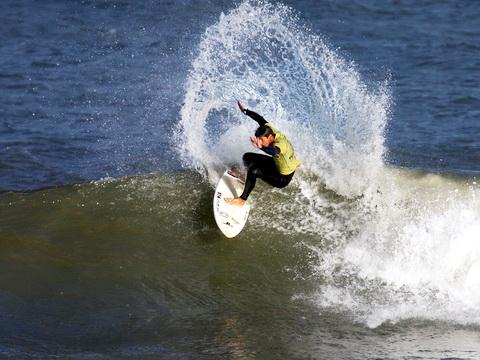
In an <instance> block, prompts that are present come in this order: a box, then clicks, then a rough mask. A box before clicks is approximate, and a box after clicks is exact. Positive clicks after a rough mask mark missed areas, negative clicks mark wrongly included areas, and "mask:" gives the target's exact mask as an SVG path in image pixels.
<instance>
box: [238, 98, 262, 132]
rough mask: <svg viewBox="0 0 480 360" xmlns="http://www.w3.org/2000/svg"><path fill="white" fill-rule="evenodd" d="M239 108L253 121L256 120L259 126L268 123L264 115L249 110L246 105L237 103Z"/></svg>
mask: <svg viewBox="0 0 480 360" xmlns="http://www.w3.org/2000/svg"><path fill="white" fill-rule="evenodd" d="M237 104H238V107H239V108H240V110H241V111H242V112H243V113H244V114H245V115H247V116H250V117H251V118H252V119H253V120H255V121H256V122H257V123H258V125H260V126H263V125H265V124H266V123H267V122H268V121H267V120H265V119H264V118H263V116H262V115H259V114H257V113H256V112H255V111H251V110H248V109H247V108H246V107H245V105H244V104H243V103H242V102H241V101H239V100H238V101H237Z"/></svg>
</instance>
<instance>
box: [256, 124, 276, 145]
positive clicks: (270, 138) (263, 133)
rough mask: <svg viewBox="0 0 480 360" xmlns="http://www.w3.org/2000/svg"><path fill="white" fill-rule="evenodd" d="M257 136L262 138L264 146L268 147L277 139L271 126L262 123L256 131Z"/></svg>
mask: <svg viewBox="0 0 480 360" xmlns="http://www.w3.org/2000/svg"><path fill="white" fill-rule="evenodd" d="M255 137H256V138H257V139H259V140H260V142H261V144H262V146H264V147H268V146H270V145H272V143H273V142H274V141H275V133H274V132H273V130H272V128H271V127H270V126H266V125H262V126H260V127H259V128H258V129H257V131H255Z"/></svg>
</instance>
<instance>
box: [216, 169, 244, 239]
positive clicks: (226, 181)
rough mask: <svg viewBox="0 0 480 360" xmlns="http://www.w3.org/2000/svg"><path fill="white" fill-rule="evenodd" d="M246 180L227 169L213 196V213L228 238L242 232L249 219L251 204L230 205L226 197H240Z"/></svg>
mask: <svg viewBox="0 0 480 360" xmlns="http://www.w3.org/2000/svg"><path fill="white" fill-rule="evenodd" d="M243 187H244V182H243V181H242V180H241V179H239V178H238V177H236V176H234V175H232V174H230V173H229V170H227V171H225V173H224V174H223V175H222V177H221V178H220V180H219V181H218V184H217V187H216V189H215V195H214V197H213V215H214V216H215V221H216V222H217V225H218V228H219V229H220V230H221V231H222V233H223V234H224V235H225V236H226V237H227V238H233V237H235V236H237V235H238V234H240V232H241V231H242V229H243V227H244V226H245V223H246V222H247V219H248V213H249V212H250V204H248V202H247V203H245V204H244V205H243V206H236V205H230V204H227V203H226V202H225V200H224V199H228V198H233V197H238V196H240V195H241V194H242V192H243Z"/></svg>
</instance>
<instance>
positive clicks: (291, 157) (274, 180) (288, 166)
mask: <svg viewBox="0 0 480 360" xmlns="http://www.w3.org/2000/svg"><path fill="white" fill-rule="evenodd" d="M237 104H238V107H239V108H240V110H241V111H242V112H243V113H244V114H245V115H247V116H249V117H251V118H252V119H253V120H255V121H256V122H257V123H258V125H259V127H258V129H257V130H256V131H255V136H252V137H250V141H251V142H252V144H253V145H254V146H255V147H257V148H259V149H260V150H262V151H264V152H265V153H266V154H268V155H263V154H257V153H252V152H247V153H245V154H243V163H244V164H245V167H246V168H247V169H248V171H247V177H246V179H245V187H244V189H243V193H242V194H241V195H240V196H239V197H235V198H229V199H225V201H226V202H227V203H229V204H232V205H238V206H242V205H244V204H245V202H246V201H247V198H248V196H249V195H250V193H251V192H252V190H253V188H254V187H255V184H256V181H257V178H260V179H262V180H263V181H265V182H267V183H268V184H270V185H272V186H274V187H277V188H283V187H285V186H287V185H288V184H289V183H290V181H291V180H292V177H293V174H294V173H295V170H296V168H297V167H298V166H300V165H301V162H300V161H298V160H297V159H296V158H295V153H294V151H293V147H292V145H291V144H290V142H289V141H288V139H287V138H286V137H285V135H284V134H283V133H281V132H280V131H279V130H277V129H275V128H274V127H273V126H272V124H270V123H269V122H267V121H266V120H265V119H264V118H263V116H261V115H259V114H257V113H256V112H254V111H251V110H249V109H247V108H246V107H245V105H244V104H243V103H242V102H241V101H237Z"/></svg>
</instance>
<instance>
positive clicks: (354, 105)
mask: <svg viewBox="0 0 480 360" xmlns="http://www.w3.org/2000/svg"><path fill="white" fill-rule="evenodd" d="M388 79H389V74H388V73H386V74H385V80H384V81H383V82H381V83H377V84H375V83H373V82H372V81H368V79H362V75H361V74H360V72H359V70H358V69H357V66H356V65H355V64H354V63H353V62H351V61H348V59H345V58H344V57H342V56H340V55H339V54H338V53H337V52H336V51H335V50H333V49H332V47H331V45H329V44H327V43H326V42H325V41H324V40H323V39H322V36H321V34H315V33H313V32H312V31H311V30H310V29H308V28H307V27H306V26H304V25H303V24H302V22H301V21H300V20H299V19H298V17H297V15H296V13H295V12H294V11H293V10H291V9H290V8H289V7H286V6H283V5H272V4H270V3H267V2H255V1H246V2H243V3H242V4H240V5H239V6H238V7H237V8H235V9H233V10H232V11H230V12H229V13H227V14H222V16H221V17H220V19H219V21H218V23H216V24H214V25H212V26H210V27H208V28H207V30H206V31H205V34H204V35H203V37H202V40H201V43H200V45H199V49H198V54H197V57H196V58H195V60H194V61H193V63H192V68H191V71H190V74H189V77H188V79H187V83H186V88H185V92H186V94H185V102H184V105H183V107H182V110H181V119H180V122H179V124H178V127H177V138H178V139H183V142H181V145H180V147H179V149H178V150H179V153H180V155H181V158H182V161H183V162H184V164H185V165H186V166H188V167H193V168H195V169H196V170H197V171H198V172H200V173H201V174H202V175H203V176H205V177H206V178H207V179H209V180H210V182H211V183H212V184H214V183H215V181H216V179H217V178H218V176H219V174H220V172H221V171H223V169H224V168H225V167H227V166H229V165H231V164H239V162H240V159H241V156H242V154H243V153H244V152H245V151H252V148H251V147H250V145H249V142H248V137H249V135H250V133H252V132H253V131H254V129H255V126H256V124H255V123H254V122H253V121H252V120H251V119H249V118H247V117H245V116H243V115H242V114H241V113H240V111H238V109H237V108H236V104H235V100H236V99H241V100H244V101H245V102H246V104H247V106H248V107H249V108H251V109H254V110H255V111H257V112H259V113H260V114H262V115H263V116H264V117H265V118H266V119H267V120H269V121H271V122H272V123H274V125H275V126H277V127H278V128H280V129H282V131H283V132H284V133H285V134H287V136H288V137H289V139H290V140H291V142H292V144H293V146H294V148H295V150H296V153H297V154H298V158H299V159H300V160H301V161H302V162H303V163H304V165H303V166H302V167H301V168H300V169H299V171H298V172H297V174H296V175H295V178H294V179H295V181H294V182H293V185H292V186H291V188H292V189H290V190H286V191H283V192H282V191H277V190H271V189H268V190H266V191H269V192H270V191H273V193H274V194H275V195H274V196H272V197H269V195H265V194H261V193H260V191H259V190H257V191H256V192H254V194H253V197H254V198H255V197H260V198H261V199H267V201H269V205H270V206H271V207H272V208H273V210H271V211H269V210H265V209H264V208H263V206H262V208H260V207H259V208H257V209H255V211H254V212H253V213H252V216H251V219H250V221H251V223H253V224H254V225H255V224H257V225H258V224H261V225H262V226H267V227H270V228H272V229H275V230H278V231H280V232H284V233H296V234H302V233H303V234H306V235H307V234H308V235H311V234H314V237H313V239H314V240H311V239H312V237H308V239H309V240H305V241H304V244H303V245H305V246H306V247H308V248H310V249H311V250H312V251H313V252H314V253H316V254H317V256H316V258H315V260H314V261H313V262H314V263H313V268H314V276H316V277H318V281H319V285H318V288H317V290H316V291H315V292H314V293H313V294H312V293H309V294H298V297H299V298H303V299H307V300H309V301H313V302H314V303H315V304H317V305H318V306H319V311H322V309H334V310H335V311H347V312H348V313H350V314H352V315H353V316H354V318H355V319H356V320H357V321H360V322H363V323H365V324H367V325H369V326H373V327H376V326H378V325H380V324H382V323H384V322H386V321H393V322H396V321H398V320H402V319H408V318H412V317H413V318H416V317H418V318H423V319H430V320H441V321H454V322H458V323H462V324H479V323H480V316H479V314H480V285H479V284H478V282H476V281H475V280H474V279H476V278H479V277H480V267H479V266H478V265H477V264H478V263H480V248H479V247H478V244H477V242H478V234H479V233H480V232H479V230H480V228H479V224H480V214H479V211H478V209H479V208H480V207H479V206H480V203H479V200H478V196H477V193H478V186H477V184H476V183H475V182H474V180H473V179H469V178H447V177H445V176H441V175H422V174H420V173H415V172H411V171H407V170H396V169H393V168H391V167H390V166H387V165H386V164H385V147H384V141H385V135H384V134H385V128H386V126H387V125H388V121H389V119H390V112H391V107H392V100H391V92H390V86H389V80H388ZM367 84H368V85H367ZM282 194H286V195H284V196H282Z"/></svg>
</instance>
